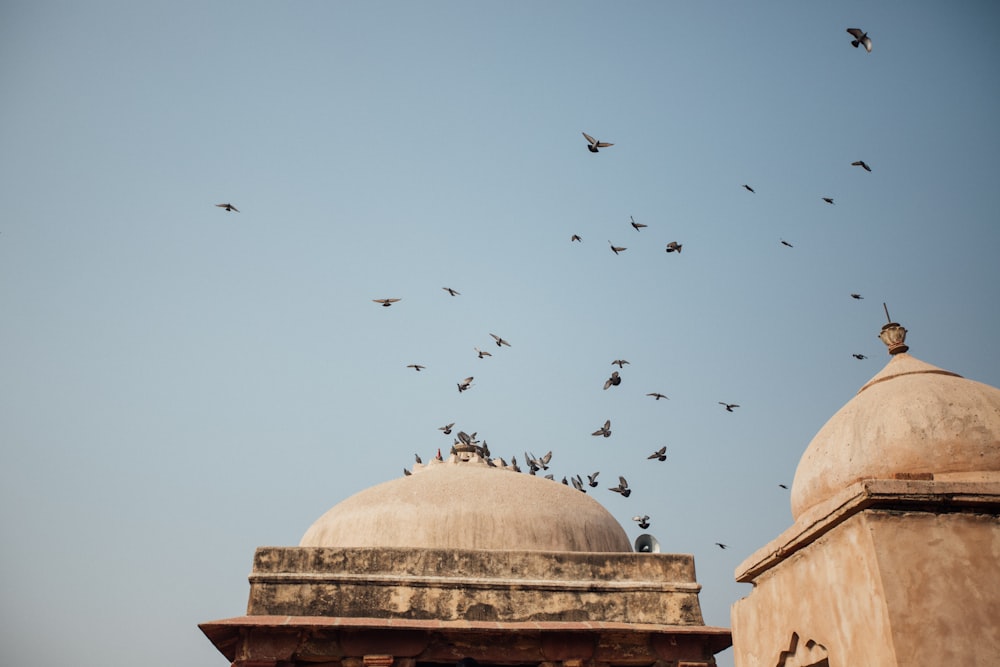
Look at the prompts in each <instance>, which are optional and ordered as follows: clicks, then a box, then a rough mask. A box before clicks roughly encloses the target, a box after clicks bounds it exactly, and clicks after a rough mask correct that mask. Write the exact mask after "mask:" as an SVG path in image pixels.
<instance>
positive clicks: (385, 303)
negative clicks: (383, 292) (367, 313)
mask: <svg viewBox="0 0 1000 667" xmlns="http://www.w3.org/2000/svg"><path fill="white" fill-rule="evenodd" d="M372 301H374V302H375V303H381V304H382V305H383V306H384V307H386V308H388V307H389V306H391V305H392V304H394V303H396V302H397V301H399V299H372Z"/></svg>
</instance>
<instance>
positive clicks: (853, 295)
mask: <svg viewBox="0 0 1000 667" xmlns="http://www.w3.org/2000/svg"><path fill="white" fill-rule="evenodd" d="M851 298H852V299H863V298H865V297H863V296H861V295H860V294H858V293H856V292H851Z"/></svg>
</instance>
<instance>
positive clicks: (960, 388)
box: [791, 347, 1000, 519]
mask: <svg viewBox="0 0 1000 667" xmlns="http://www.w3.org/2000/svg"><path fill="white" fill-rule="evenodd" d="M903 349H905V347H904V348H903ZM998 477H1000V389H997V388H995V387H991V386H989V385H986V384H982V383H981V382H975V381H973V380H967V379H965V378H963V377H962V376H960V375H957V374H955V373H951V372H949V371H946V370H943V369H941V368H938V367H936V366H932V365H931V364H928V363H925V362H923V361H920V360H919V359H916V358H914V357H912V356H910V355H908V354H905V353H897V354H895V355H894V356H893V357H892V359H891V360H890V361H889V363H888V364H886V366H885V368H883V369H882V370H881V371H880V372H879V373H878V374H877V375H875V377H873V378H872V379H871V380H869V381H868V383H867V384H865V385H864V386H863V387H861V389H860V390H858V393H857V395H855V396H854V398H852V399H851V400H850V401H848V402H847V404H846V405H845V406H844V407H842V408H841V409H840V410H839V411H838V412H837V413H836V414H834V415H833V417H831V418H830V420H829V421H827V423H826V424H825V425H824V426H823V428H821V429H820V431H819V433H817V434H816V437H814V438H813V440H812V442H811V443H810V444H809V446H808V447H807V448H806V451H805V454H803V455H802V459H801V460H800V461H799V466H798V469H797V470H796V472H795V480H794V482H793V485H792V494H791V499H792V515H793V516H794V517H795V518H796V519H798V518H799V516H800V515H802V514H803V513H804V512H805V511H806V510H808V509H809V508H811V507H814V506H816V505H817V504H819V503H821V502H823V501H825V500H828V499H829V498H831V497H832V496H833V495H835V494H836V493H837V492H838V491H840V490H842V489H844V488H846V487H847V486H848V485H850V484H852V483H854V482H856V481H859V480H862V479H907V478H911V479H951V480H985V479H990V478H993V479H996V478H998Z"/></svg>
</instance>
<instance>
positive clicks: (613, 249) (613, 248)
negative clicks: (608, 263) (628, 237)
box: [608, 241, 628, 255]
mask: <svg viewBox="0 0 1000 667" xmlns="http://www.w3.org/2000/svg"><path fill="white" fill-rule="evenodd" d="M608 243H609V244H610V245H611V252H613V253H615V254H616V255H617V254H618V253H620V252H622V251H623V250H628V248H623V247H622V246H618V245H615V244H614V243H611V241H608Z"/></svg>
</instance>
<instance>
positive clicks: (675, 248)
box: [667, 241, 684, 254]
mask: <svg viewBox="0 0 1000 667" xmlns="http://www.w3.org/2000/svg"><path fill="white" fill-rule="evenodd" d="M683 247H684V245H683V244H682V243H678V242H677V241H671V242H670V243H668V244H667V252H676V253H677V254H680V252H681V248H683Z"/></svg>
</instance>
